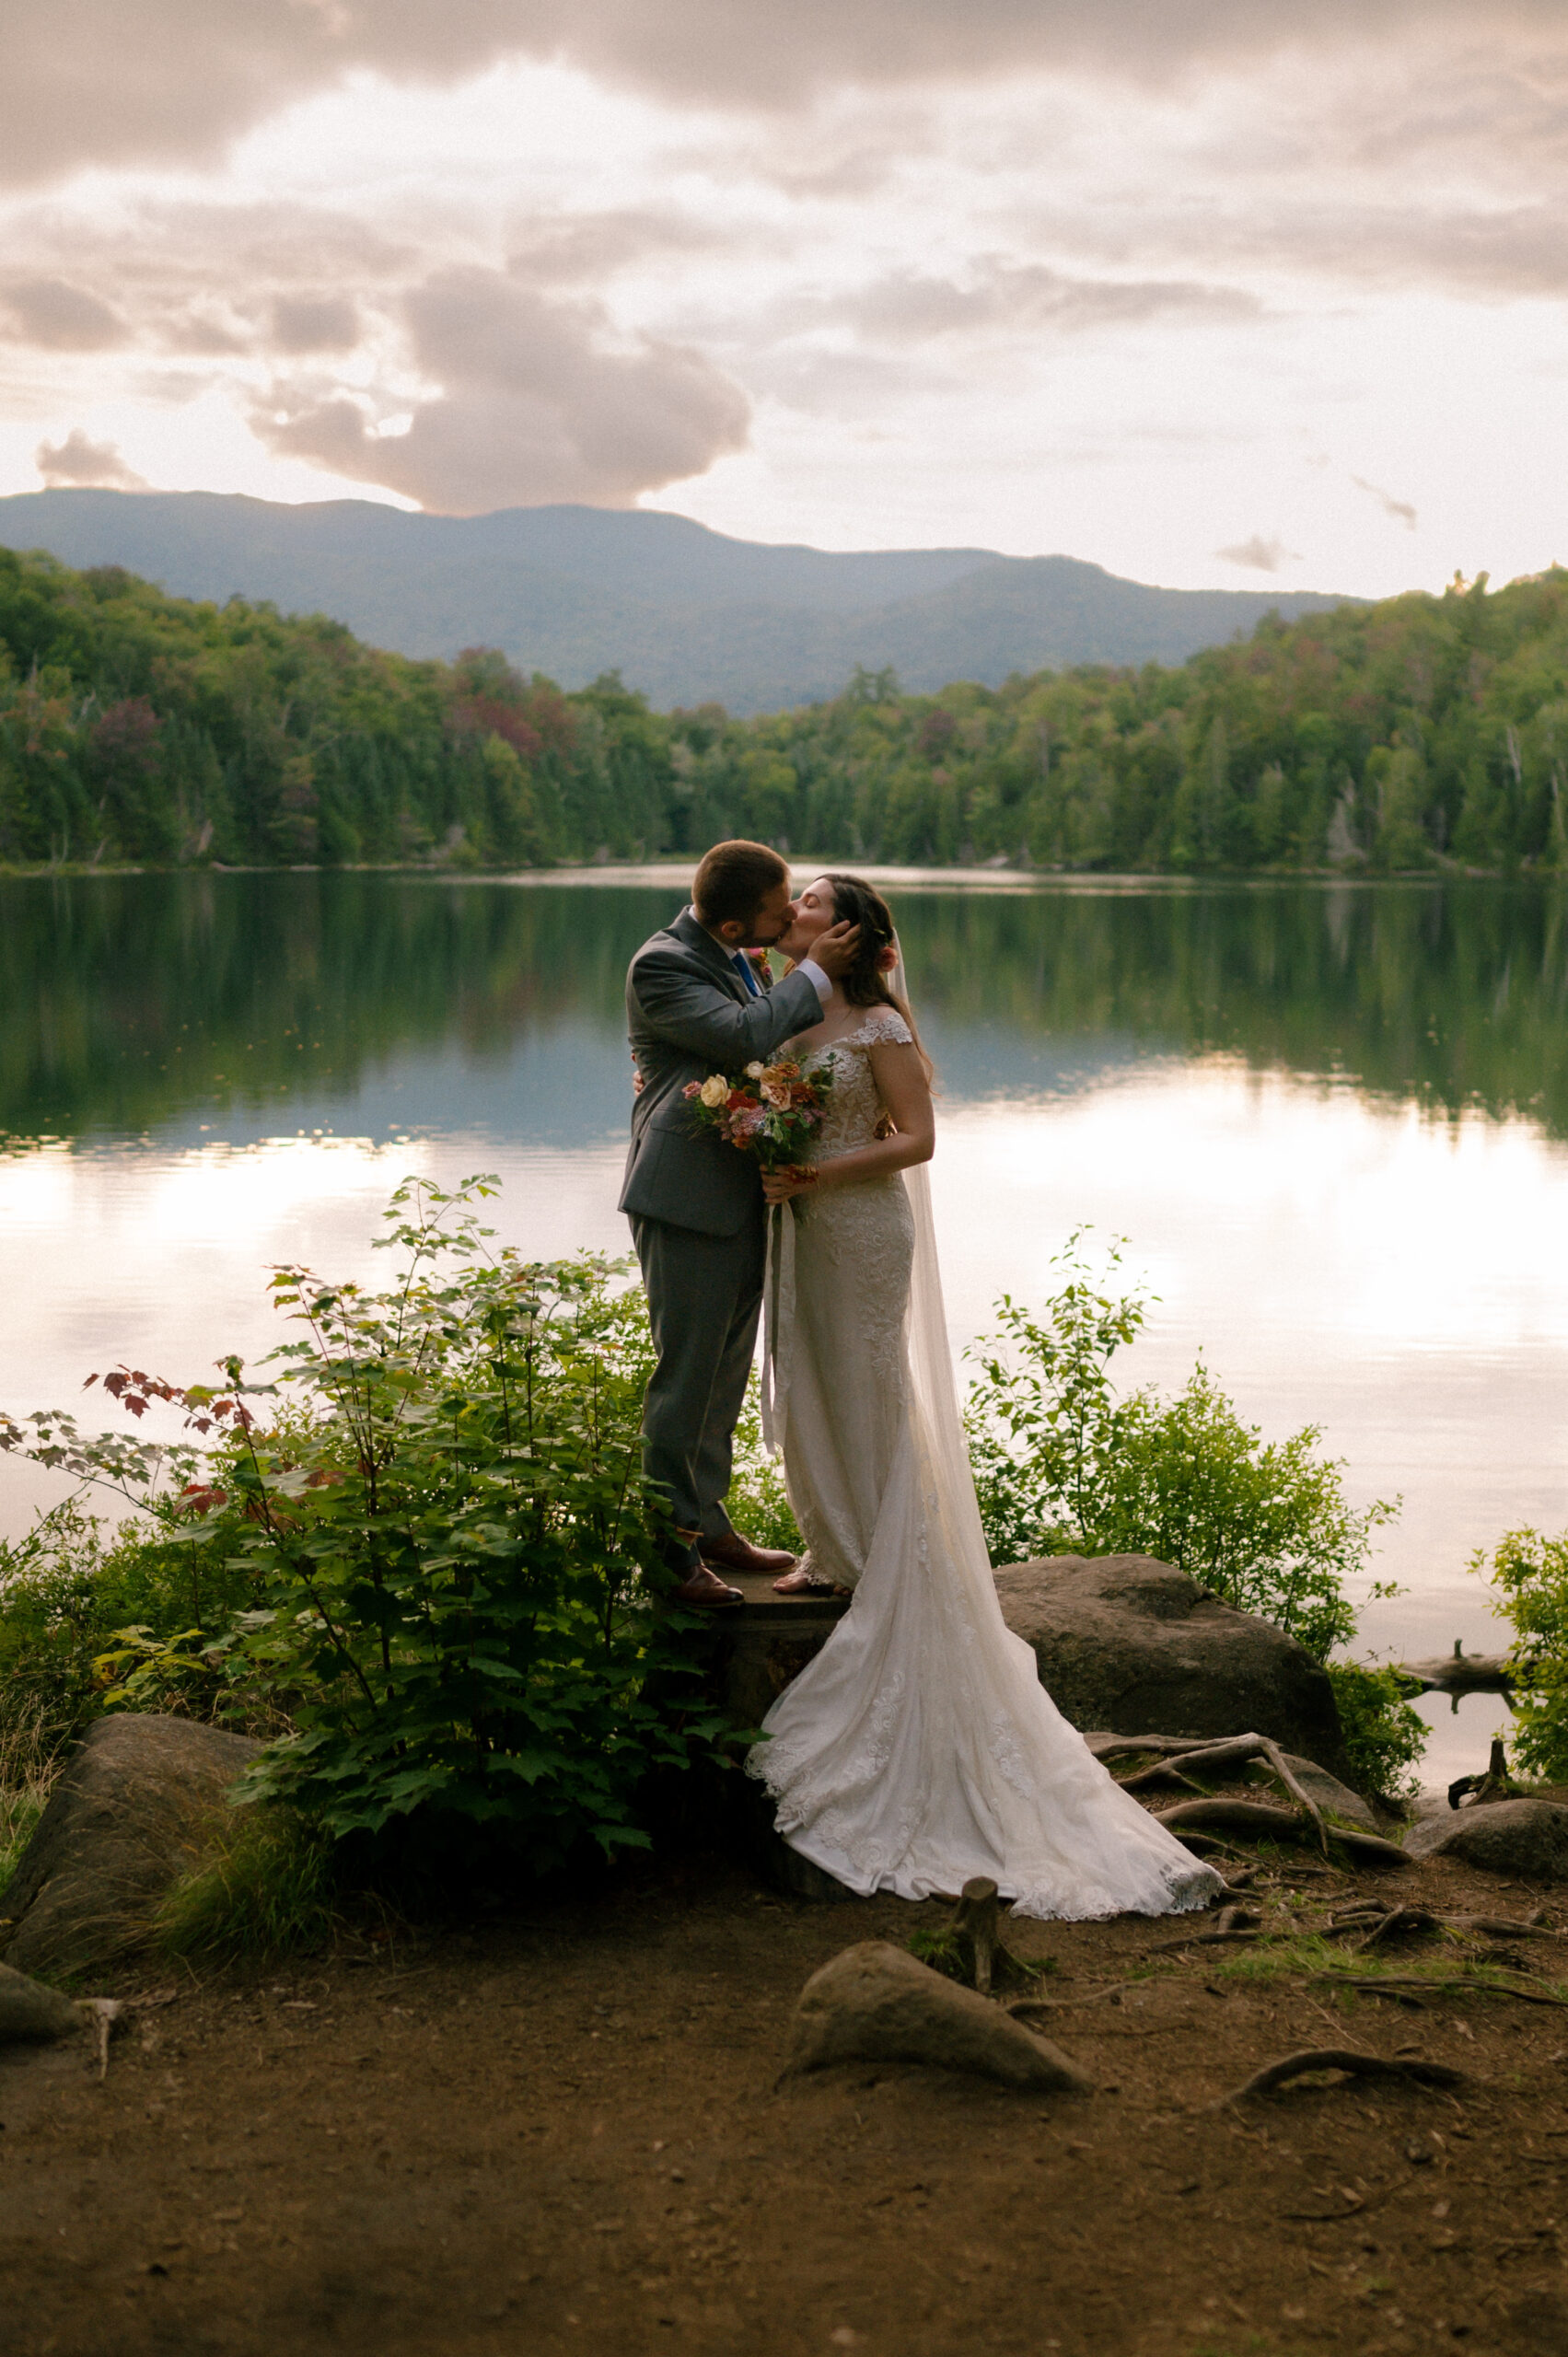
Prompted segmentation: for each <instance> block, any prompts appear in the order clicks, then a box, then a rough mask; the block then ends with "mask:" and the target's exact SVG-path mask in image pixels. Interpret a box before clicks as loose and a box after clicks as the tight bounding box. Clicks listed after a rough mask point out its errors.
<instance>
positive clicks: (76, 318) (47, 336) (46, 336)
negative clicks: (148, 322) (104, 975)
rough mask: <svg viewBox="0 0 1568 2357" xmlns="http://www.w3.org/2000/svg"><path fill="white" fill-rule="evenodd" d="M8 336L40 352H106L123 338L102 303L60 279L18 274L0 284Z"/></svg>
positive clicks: (123, 331)
mask: <svg viewBox="0 0 1568 2357" xmlns="http://www.w3.org/2000/svg"><path fill="white" fill-rule="evenodd" d="M0 307H3V308H4V309H5V310H6V313H7V315H8V325H9V329H10V332H11V334H12V335H13V336H14V337H15V338H16V340H17V342H18V343H30V344H35V345H36V346H37V347H38V348H39V350H40V351H41V352H110V351H112V350H113V349H114V347H115V345H116V344H121V343H124V342H125V341H126V336H127V331H126V327H125V322H124V320H123V319H120V318H118V317H117V315H116V314H115V313H114V312H113V311H111V310H110V308H109V305H108V304H107V303H104V302H101V301H100V300H99V297H98V296H96V295H92V294H89V293H88V292H87V290H86V289H85V288H84V287H80V286H73V285H70V284H68V283H67V282H66V281H65V280H64V279H63V278H17V279H13V280H12V281H11V282H10V283H9V284H0Z"/></svg>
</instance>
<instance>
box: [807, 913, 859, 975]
mask: <svg viewBox="0 0 1568 2357" xmlns="http://www.w3.org/2000/svg"><path fill="white" fill-rule="evenodd" d="M859 947H860V927H859V926H858V925H857V924H833V925H830V926H829V927H828V930H827V932H826V933H819V935H817V938H816V940H815V941H814V942H813V943H812V944H811V946H810V948H809V949H808V950H807V953H806V954H807V957H808V958H810V959H811V960H812V962H813V964H815V965H818V966H820V967H821V969H822V971H823V972H824V973H825V974H826V975H827V977H828V980H829V981H830V982H837V981H842V979H843V977H844V975H845V974H847V973H848V972H849V970H850V968H851V967H852V966H853V965H854V957H855V952H856V950H857V949H858V948H859Z"/></svg>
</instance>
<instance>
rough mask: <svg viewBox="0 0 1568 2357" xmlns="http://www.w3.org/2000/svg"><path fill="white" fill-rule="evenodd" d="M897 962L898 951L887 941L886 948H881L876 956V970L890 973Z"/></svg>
mask: <svg viewBox="0 0 1568 2357" xmlns="http://www.w3.org/2000/svg"><path fill="white" fill-rule="evenodd" d="M898 962H899V953H898V951H897V950H896V949H895V948H894V946H893V945H892V943H891V942H890V941H889V944H888V946H887V947H886V949H884V950H882V951H881V952H880V953H879V955H878V957H877V972H878V973H879V974H890V973H891V972H892V970H893V969H894V967H895V966H896V965H897V964H898Z"/></svg>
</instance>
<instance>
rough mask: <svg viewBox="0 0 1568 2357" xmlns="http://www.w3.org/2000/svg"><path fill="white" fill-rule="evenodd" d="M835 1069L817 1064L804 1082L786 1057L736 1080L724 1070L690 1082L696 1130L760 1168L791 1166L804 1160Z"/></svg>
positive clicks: (757, 1066) (686, 1092) (748, 1069)
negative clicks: (733, 1148) (715, 1134)
mask: <svg viewBox="0 0 1568 2357" xmlns="http://www.w3.org/2000/svg"><path fill="white" fill-rule="evenodd" d="M832 1085H833V1067H832V1065H831V1064H830V1063H823V1064H819V1065H818V1067H817V1069H816V1071H815V1072H814V1073H813V1074H811V1077H810V1078H809V1079H808V1080H807V1079H806V1078H804V1077H803V1076H802V1074H801V1070H800V1066H799V1065H798V1064H797V1063H792V1062H789V1060H788V1059H787V1058H784V1059H781V1060H780V1061H779V1062H776V1063H771V1064H748V1065H747V1067H746V1070H745V1071H744V1072H743V1073H742V1074H740V1076H739V1078H738V1079H736V1080H731V1079H729V1078H728V1077H727V1076H726V1074H724V1073H722V1072H714V1073H710V1074H708V1077H707V1079H706V1080H692V1081H688V1082H687V1084H686V1087H685V1090H684V1092H683V1093H684V1095H685V1096H686V1097H688V1098H689V1100H690V1102H691V1110H692V1113H693V1114H694V1115H695V1117H696V1120H697V1123H698V1126H699V1127H700V1128H702V1129H704V1130H716V1131H717V1132H718V1133H719V1135H720V1137H721V1138H723V1139H724V1141H725V1143H726V1145H733V1146H738V1148H739V1149H740V1151H741V1153H742V1154H754V1155H756V1157H757V1159H758V1161H759V1162H760V1163H761V1166H762V1167H763V1169H764V1170H784V1169H790V1168H793V1167H795V1166H796V1164H798V1163H801V1162H804V1161H806V1160H807V1158H808V1156H809V1154H810V1149H811V1145H812V1143H813V1141H814V1140H815V1138H816V1135H817V1132H818V1131H819V1129H820V1128H821V1126H822V1118H823V1116H824V1114H825V1113H826V1112H827V1109H828V1094H829V1091H830V1089H831V1087H832Z"/></svg>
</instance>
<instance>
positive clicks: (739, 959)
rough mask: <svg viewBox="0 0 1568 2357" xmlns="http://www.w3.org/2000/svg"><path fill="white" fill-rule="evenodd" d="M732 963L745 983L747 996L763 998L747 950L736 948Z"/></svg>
mask: <svg viewBox="0 0 1568 2357" xmlns="http://www.w3.org/2000/svg"><path fill="white" fill-rule="evenodd" d="M730 963H731V965H732V966H733V967H734V968H735V970H736V972H737V973H738V975H739V977H740V979H741V981H743V982H744V983H745V985H746V994H747V996H748V997H749V998H761V995H762V993H761V987H760V986H759V984H758V981H757V977H756V975H755V974H754V973H753V972H752V971H751V960H750V958H748V956H747V955H746V952H745V950H744V949H738V950H736V952H735V953H734V956H733V957H732V958H731V959H730Z"/></svg>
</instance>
